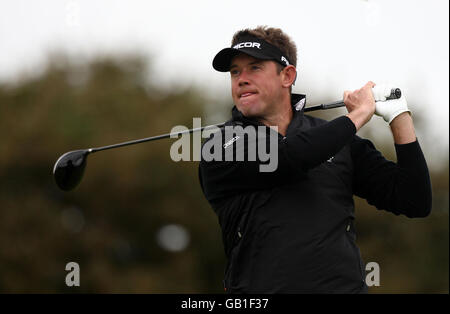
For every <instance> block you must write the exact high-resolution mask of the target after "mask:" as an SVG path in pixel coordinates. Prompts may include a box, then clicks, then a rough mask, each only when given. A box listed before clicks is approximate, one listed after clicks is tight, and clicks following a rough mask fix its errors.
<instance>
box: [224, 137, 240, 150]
mask: <svg viewBox="0 0 450 314" xmlns="http://www.w3.org/2000/svg"><path fill="white" fill-rule="evenodd" d="M238 139H239V136H235V137H233V138H232V139H231V140H229V141H228V142H226V143H225V144H224V145H223V148H227V147H228V146H230V145H232V144H233V143H234V142H236V141H237V140H238Z"/></svg>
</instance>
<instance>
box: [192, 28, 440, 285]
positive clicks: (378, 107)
mask: <svg viewBox="0 0 450 314" xmlns="http://www.w3.org/2000/svg"><path fill="white" fill-rule="evenodd" d="M296 64H297V51H296V46H295V44H294V43H293V41H292V40H291V39H290V38H289V37H288V36H287V35H286V34H285V33H283V31H282V30H280V29H278V28H268V27H257V28H255V29H245V30H240V31H238V32H236V33H235V35H234V37H233V39H232V43H231V48H225V49H223V50H221V51H220V52H219V53H218V54H217V55H216V56H215V58H214V60H213V67H214V69H216V70H217V71H220V72H229V73H230V79H231V95H232V98H233V102H234V105H235V106H234V107H233V109H232V117H231V119H230V120H229V121H227V123H226V125H227V126H230V127H235V126H240V127H242V128H246V127H248V126H250V127H263V128H264V127H265V128H266V129H267V133H270V132H271V130H272V133H273V132H275V131H274V130H276V132H277V133H276V134H277V141H278V142H277V151H276V156H277V159H278V161H277V168H276V169H275V170H274V171H261V169H260V168H259V167H258V166H259V165H260V164H261V163H264V162H263V161H262V160H260V159H259V158H256V160H251V159H250V158H246V159H245V160H244V161H238V160H232V161H230V160H224V159H222V160H220V159H214V160H210V159H208V160H206V159H205V158H202V160H201V161H200V164H199V178H200V184H201V187H202V190H203V193H204V195H205V197H206V199H207V200H208V202H209V203H210V204H211V207H212V209H213V210H214V212H215V213H216V214H217V216H218V221H219V223H220V226H221V229H222V235H223V244H224V248H225V253H226V256H227V260H228V262H227V266H226V270H225V276H224V288H225V290H226V291H227V292H229V293H366V292H367V286H366V284H365V267H364V263H363V261H362V259H361V255H360V251H359V249H358V247H357V246H356V244H355V239H356V233H355V228H354V219H355V209H354V201H353V195H357V196H359V197H361V198H364V199H366V200H367V202H368V203H369V204H371V205H374V206H375V207H376V208H378V209H381V210H386V211H389V212H392V213H393V214H395V215H405V216H407V217H410V218H414V217H426V216H427V215H429V214H430V211H431V183H430V178H429V173H428V168H427V164H426V161H425V158H424V155H423V153H422V151H421V148H420V145H419V142H418V141H417V138H416V135H415V131H414V125H413V120H412V118H411V113H410V110H409V109H408V107H407V102H406V99H405V97H404V96H402V97H401V98H399V99H395V100H387V101H383V100H386V96H388V95H389V90H388V89H387V88H386V87H379V86H376V84H374V83H373V82H368V83H367V84H366V85H364V86H363V87H362V88H360V89H358V90H355V91H345V92H344V95H343V100H344V103H345V106H346V108H347V111H348V113H347V114H346V115H343V116H340V117H338V118H336V119H334V120H332V121H325V120H322V119H318V118H314V117H311V116H308V115H306V114H304V111H303V109H304V104H305V96H304V95H299V94H293V93H291V87H292V85H293V84H294V82H295V79H296V77H297V70H296ZM375 99H376V100H377V101H375ZM378 100H380V101H378ZM374 114H376V115H378V116H381V117H382V118H383V119H384V120H385V121H386V122H387V123H389V127H390V129H391V131H392V135H393V139H394V144H395V150H396V154H397V163H394V162H392V161H389V160H386V159H385V158H384V157H383V155H382V154H381V153H380V152H379V151H378V150H377V149H376V148H375V147H374V145H373V144H372V143H371V142H370V141H369V140H367V139H363V138H360V137H359V136H357V135H356V132H357V131H358V130H359V129H361V128H362V127H363V126H364V125H366V124H367V123H368V122H369V120H370V119H371V118H372V116H373V115H374ZM256 134H257V137H258V136H261V133H258V132H257V133H256ZM258 140H259V139H258V138H256V139H252V138H250V137H248V139H247V140H245V139H244V138H242V137H235V138H234V139H233V141H231V142H228V144H227V145H223V144H224V143H225V141H226V139H225V134H224V131H222V133H221V132H218V133H215V134H213V135H211V137H210V138H209V139H208V140H207V141H206V142H205V143H204V144H203V146H205V145H206V143H208V142H209V141H213V142H209V144H211V143H214V142H220V146H217V145H216V146H213V145H209V146H208V147H216V149H217V147H221V150H222V154H226V152H227V150H230V149H232V150H234V151H240V150H242V149H244V150H245V151H246V152H247V151H248V150H249V148H248V147H250V142H251V141H256V142H257V141H258Z"/></svg>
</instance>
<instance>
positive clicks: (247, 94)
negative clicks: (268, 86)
mask: <svg viewBox="0 0 450 314" xmlns="http://www.w3.org/2000/svg"><path fill="white" fill-rule="evenodd" d="M255 94H256V93H251V92H248V93H243V94H241V96H240V97H239V98H245V97H248V96H251V95H255Z"/></svg>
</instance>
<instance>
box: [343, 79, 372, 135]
mask: <svg viewBox="0 0 450 314" xmlns="http://www.w3.org/2000/svg"><path fill="white" fill-rule="evenodd" d="M374 86H375V83H374V82H371V81H369V82H367V84H366V85H364V86H363V87H362V88H361V89H358V90H355V91H353V92H350V91H345V92H344V104H345V107H347V110H348V114H347V117H349V118H350V120H352V122H353V123H354V124H355V127H356V130H357V131H358V130H359V129H360V128H361V127H362V126H363V125H364V124H366V123H367V122H369V120H370V119H371V118H372V116H373V114H374V113H375V99H374V97H373V93H372V88H373V87H374Z"/></svg>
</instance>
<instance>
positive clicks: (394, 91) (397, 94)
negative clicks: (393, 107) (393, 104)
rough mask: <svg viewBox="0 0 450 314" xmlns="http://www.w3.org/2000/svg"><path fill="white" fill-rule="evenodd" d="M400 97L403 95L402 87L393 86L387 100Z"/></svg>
mask: <svg viewBox="0 0 450 314" xmlns="http://www.w3.org/2000/svg"><path fill="white" fill-rule="evenodd" d="M400 97H402V91H401V89H400V88H393V89H391V94H390V95H389V96H388V97H386V100H389V99H398V98H400Z"/></svg>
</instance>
